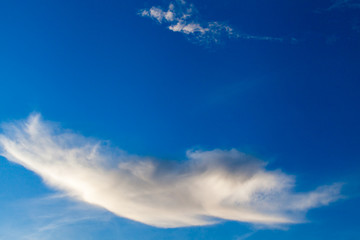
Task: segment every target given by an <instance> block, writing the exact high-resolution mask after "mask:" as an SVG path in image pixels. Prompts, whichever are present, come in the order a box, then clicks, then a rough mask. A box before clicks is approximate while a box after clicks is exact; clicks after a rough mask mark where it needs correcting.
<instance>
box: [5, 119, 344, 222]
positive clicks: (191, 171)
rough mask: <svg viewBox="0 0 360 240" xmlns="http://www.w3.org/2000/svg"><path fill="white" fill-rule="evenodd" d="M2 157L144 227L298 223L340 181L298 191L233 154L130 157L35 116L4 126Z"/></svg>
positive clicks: (283, 177) (281, 176) (336, 192)
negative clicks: (174, 158)
mask: <svg viewBox="0 0 360 240" xmlns="http://www.w3.org/2000/svg"><path fill="white" fill-rule="evenodd" d="M3 130H4V131H3V134H1V135H0V150H1V151H0V153H1V155H2V156H4V157H5V158H7V159H8V160H9V161H12V162H14V163H17V164H20V165H22V166H24V167H25V168H27V169H29V170H31V171H33V172H35V173H36V174H38V175H39V176H41V177H42V179H43V180H44V181H45V183H46V184H48V185H49V186H51V187H53V188H55V189H57V190H60V191H63V192H65V193H67V194H68V195H69V196H71V197H73V198H76V199H77V200H81V201H84V202H86V203H90V204H93V205H96V206H100V207H102V208H105V209H107V210H108V211H110V212H113V213H114V214H116V215H118V216H120V217H124V218H128V219H132V220H134V221H138V222H142V223H145V224H148V225H152V226H156V227H163V228H173V227H184V226H200V225H209V224H214V223H217V222H219V221H221V220H222V219H225V220H235V221H240V222H248V223H253V224H265V225H269V226H271V225H276V224H285V223H298V222H301V221H303V220H304V219H303V216H304V214H305V213H306V211H308V210H309V209H311V208H315V207H320V206H324V205H327V204H329V203H330V202H333V201H335V200H337V199H338V198H339V197H340V188H341V186H340V185H339V184H333V185H329V186H322V187H319V188H317V189H315V190H313V191H311V192H307V193H296V192H294V191H293V188H294V186H295V183H294V178H293V177H292V176H289V175H287V174H285V173H283V172H281V171H280V170H275V171H270V170H267V169H266V163H265V162H263V161H261V160H258V159H255V158H253V157H251V156H248V155H246V154H244V153H241V152H239V151H237V150H235V149H232V150H219V149H216V150H212V151H192V150H190V151H188V152H187V158H188V159H187V161H185V162H183V163H176V162H171V163H169V162H165V161H160V160H158V159H155V158H150V157H140V156H136V155H130V154H128V153H126V152H124V151H122V150H119V149H114V148H110V147H109V146H105V145H104V144H102V143H101V142H99V141H96V140H94V139H89V138H85V137H83V136H81V135H78V134H74V133H72V132H70V131H69V130H63V129H61V128H60V127H58V126H56V125H54V124H53V123H49V122H45V121H43V120H42V119H41V116H40V115H39V114H33V115H31V116H30V117H29V118H28V119H27V120H25V121H18V122H12V123H8V124H4V125H3Z"/></svg>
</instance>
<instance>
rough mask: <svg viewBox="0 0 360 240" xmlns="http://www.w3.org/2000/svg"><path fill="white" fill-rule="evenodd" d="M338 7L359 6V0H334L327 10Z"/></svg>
mask: <svg viewBox="0 0 360 240" xmlns="http://www.w3.org/2000/svg"><path fill="white" fill-rule="evenodd" d="M339 8H360V0H334V1H333V4H332V5H331V6H330V7H329V8H328V9H327V10H334V9H339Z"/></svg>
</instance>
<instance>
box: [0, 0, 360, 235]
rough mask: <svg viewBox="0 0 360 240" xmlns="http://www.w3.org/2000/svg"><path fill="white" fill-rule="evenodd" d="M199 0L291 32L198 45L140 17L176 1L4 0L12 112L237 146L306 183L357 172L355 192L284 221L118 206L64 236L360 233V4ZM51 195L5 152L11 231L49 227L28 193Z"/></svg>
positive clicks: (161, 149) (244, 27) (112, 136)
mask: <svg viewBox="0 0 360 240" xmlns="http://www.w3.org/2000/svg"><path fill="white" fill-rule="evenodd" d="M353 2H355V3H356V2H357V1H353ZM191 3H193V4H194V6H195V7H196V8H197V10H198V12H199V14H200V15H201V17H202V19H205V20H214V21H220V22H225V23H226V24H229V25H231V26H232V27H233V28H234V29H236V30H237V31H238V32H240V33H245V34H251V35H256V36H271V37H277V38H282V39H284V40H283V41H282V42H278V41H266V40H246V39H223V41H222V43H221V44H219V45H217V44H212V45H210V46H203V45H201V44H197V43H193V42H192V41H189V40H188V39H187V38H186V37H185V36H184V34H181V33H176V32H172V31H169V30H168V29H166V27H164V26H163V25H161V24H158V23H156V22H155V21H152V20H151V19H149V18H143V17H141V16H139V14H138V12H139V11H140V10H141V9H144V8H150V7H152V6H161V7H164V8H166V7H167V6H168V4H169V2H168V1H165V0H164V1H156V0H151V1H150V0H149V1H129V0H125V1H105V2H104V1H95V0H92V1H65V2H64V1H37V0H34V1H16V0H14V1H0V31H1V37H0V53H1V54H0V91H1V92H0V121H1V122H8V121H12V120H14V119H23V118H26V117H27V116H28V115H29V114H30V113H31V112H40V113H41V114H42V115H43V117H44V118H45V119H47V120H51V121H56V122H59V123H60V124H61V126H63V127H64V128H68V129H73V130H75V131H76V132H78V133H81V134H82V135H85V136H92V137H96V138H98V139H104V140H109V141H110V142H111V144H112V145H114V146H118V147H120V148H122V149H125V150H127V151H128V152H130V153H133V154H139V155H144V156H155V157H158V158H162V159H175V160H182V159H184V158H185V151H186V150H187V149H190V148H201V149H214V148H221V149H229V148H237V149H239V150H241V151H243V152H246V153H249V154H252V155H254V156H256V157H258V158H261V159H263V160H264V161H268V162H270V165H269V168H270V169H277V168H281V169H282V170H283V171H284V172H286V173H289V174H293V175H295V176H296V177H297V178H296V179H297V189H298V190H305V191H307V190H311V189H313V188H315V187H316V186H319V185H324V184H329V183H332V182H344V183H345V185H344V189H343V194H344V195H345V196H347V199H343V200H339V201H337V202H336V203H333V204H331V205H330V206H327V207H323V208H319V209H314V210H311V211H310V212H309V213H308V214H307V219H308V221H309V222H308V223H305V224H299V225H292V226H286V228H285V229H281V230H277V229H276V230H274V229H262V230H259V229H257V228H254V227H253V226H251V225H249V224H243V223H236V222H224V223H222V224H219V225H215V226H207V227H191V228H179V229H158V228H153V227H149V226H146V225H143V224H141V223H135V222H132V221H129V220H125V219H122V218H118V217H115V216H112V215H111V214H109V215H111V216H108V217H109V218H110V219H107V220H106V221H103V220H97V219H92V220H89V221H82V222H76V223H74V224H68V225H65V226H63V227H62V230H61V231H59V232H56V231H55V233H53V234H59V235H53V236H54V237H53V239H237V237H240V236H244V234H247V233H253V232H254V234H253V235H249V236H248V239H254V240H257V239H259V240H261V239H346V240H350V239H359V238H360V231H359V230H358V229H356V227H358V225H359V223H360V222H359V220H358V216H359V214H360V211H359V207H358V205H359V189H360V187H359V186H360V185H359V181H360V178H359V173H360V163H359V158H360V154H359V150H358V149H359V143H360V125H359V122H360V112H359V103H360V94H359V90H360V8H357V7H352V6H353V5H351V6H350V5H349V6H347V5H344V6H340V7H337V8H331V9H329V7H330V6H332V4H333V1H300V0H296V1H288V0H286V1H285V0H278V1H265V0H241V1H239V0H227V1H213V0H211V1H209V0H207V1H203V0H194V1H192V2H191ZM51 192H52V190H50V189H49V188H47V187H46V186H44V184H43V183H42V182H41V179H40V178H39V177H37V176H36V175H35V174H33V173H31V172H29V171H27V170H25V169H24V168H22V167H20V166H18V165H15V164H13V163H9V162H8V161H6V159H5V158H1V159H0V209H2V210H1V213H0V238H1V239H2V238H4V239H9V236H16V235H12V234H15V233H12V232H14V231H19V228H20V229H24V231H26V232H28V231H29V232H32V231H36V230H35V229H36V228H39V226H38V225H36V224H35V223H34V222H33V221H32V220H31V219H32V218H31V216H33V215H34V214H35V215H36V213H34V212H31V213H29V210H26V209H25V207H23V206H22V204H23V205H24V204H25V205H26V204H27V203H26V201H27V199H34V198H37V197H41V196H45V195H47V194H49V193H51ZM24 202H25V203H24ZM52 204H53V205H52V206H50V207H49V210H47V209H45V210H44V206H42V205H41V204H39V205H37V208H39V209H40V210H39V211H45V212H46V211H50V212H52V211H54V210H53V208H60V209H61V206H62V204H65V203H62V202H61V203H58V202H56V203H52ZM19 205H20V207H19ZM70 205H71V203H70ZM60 232H61V233H60ZM56 236H57V237H56ZM12 239H17V238H16V237H15V238H12ZM19 239H22V238H19Z"/></svg>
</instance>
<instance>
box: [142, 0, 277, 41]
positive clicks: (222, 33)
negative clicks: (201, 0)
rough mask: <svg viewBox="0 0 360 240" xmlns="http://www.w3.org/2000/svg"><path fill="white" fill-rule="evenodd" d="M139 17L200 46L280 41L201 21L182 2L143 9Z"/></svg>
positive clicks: (189, 5) (190, 8) (213, 22)
mask: <svg viewBox="0 0 360 240" xmlns="http://www.w3.org/2000/svg"><path fill="white" fill-rule="evenodd" d="M139 15H141V16H143V17H149V18H152V19H153V20H155V21H157V22H158V23H160V24H164V25H166V26H167V28H168V29H169V30H171V31H173V32H180V33H183V34H184V35H186V36H187V37H188V38H189V39H190V40H193V41H196V42H197V43H201V44H211V43H220V42H221V40H222V39H224V38H241V39H253V40H268V41H282V39H281V38H275V37H268V36H255V35H250V34H245V33H240V32H238V31H236V30H234V29H233V28H232V27H231V26H229V25H228V24H225V23H221V22H218V21H205V20H202V19H201V17H200V14H199V13H198V11H197V10H196V8H195V7H194V5H193V4H188V3H186V2H185V1H184V0H178V1H175V2H172V3H170V4H169V6H168V8H167V9H163V8H161V7H151V8H150V9H143V10H141V11H140V12H139Z"/></svg>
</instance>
